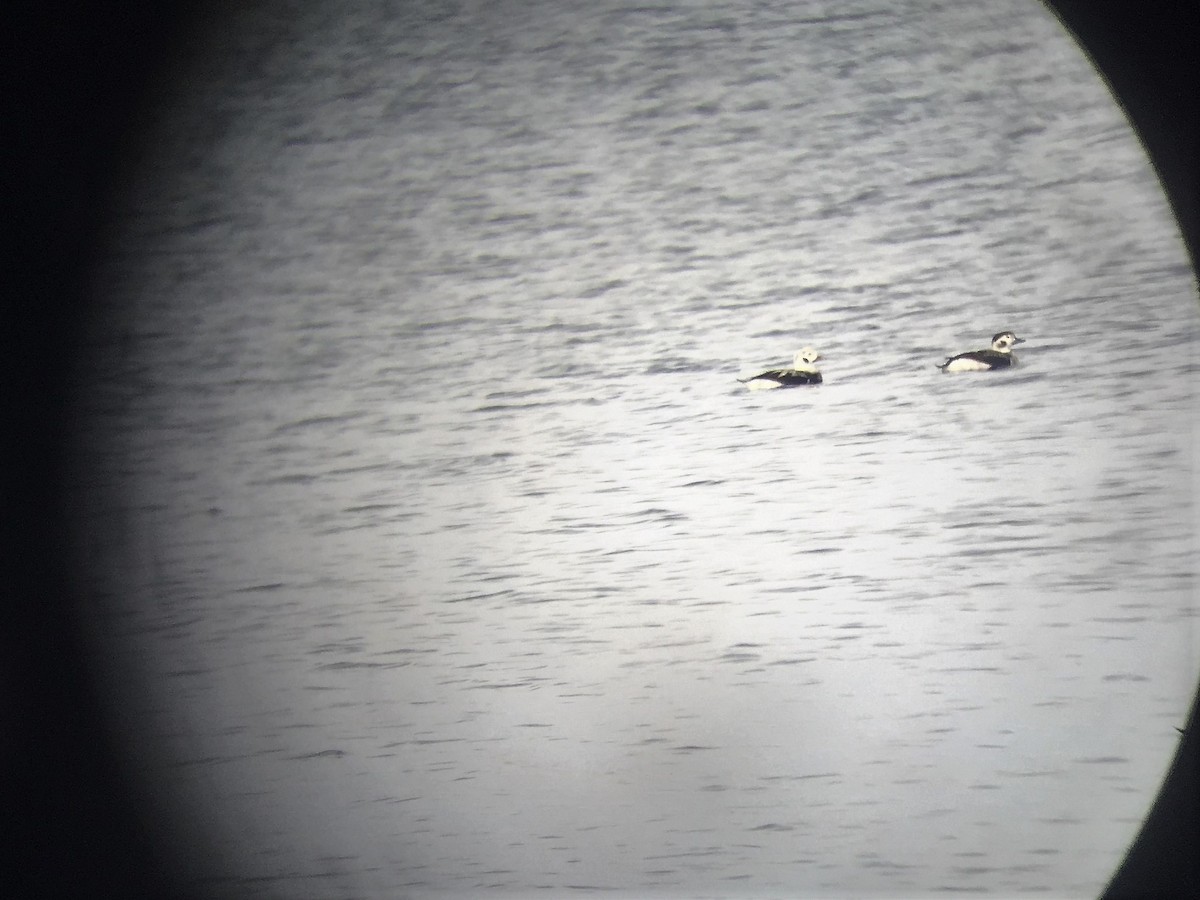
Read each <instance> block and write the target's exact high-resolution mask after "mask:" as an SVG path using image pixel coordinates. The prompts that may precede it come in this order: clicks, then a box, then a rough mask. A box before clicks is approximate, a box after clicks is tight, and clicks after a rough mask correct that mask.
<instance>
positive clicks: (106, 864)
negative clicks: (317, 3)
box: [0, 0, 1200, 900]
mask: <svg viewBox="0 0 1200 900" xmlns="http://www.w3.org/2000/svg"><path fill="white" fill-rule="evenodd" d="M434 2H436V0H434ZM1047 2H1048V3H1049V5H1050V6H1051V7H1052V8H1053V9H1054V10H1055V11H1056V12H1057V14H1058V15H1059V17H1060V19H1061V20H1062V21H1063V23H1064V24H1065V25H1066V26H1067V27H1068V29H1069V30H1071V31H1072V32H1073V33H1074V34H1075V35H1076V37H1077V39H1078V40H1079V42H1080V43H1081V45H1082V46H1083V47H1084V48H1085V50H1086V51H1087V52H1088V53H1089V55H1090V56H1091V58H1092V60H1093V62H1094V63H1095V64H1096V65H1097V67H1098V68H1099V69H1100V70H1101V71H1102V72H1103V74H1104V76H1105V78H1106V79H1107V81H1108V84H1109V86H1110V87H1111V89H1112V90H1113V92H1114V93H1115V94H1116V95H1117V97H1118V99H1119V100H1120V102H1121V104H1122V105H1123V107H1124V109H1125V111H1126V113H1127V115H1128V116H1129V118H1130V120H1131V121H1132V122H1133V124H1134V125H1135V127H1136V128H1137V129H1138V132H1139V134H1140V136H1141V139H1142V141H1143V143H1144V145H1145V146H1146V149H1147V151H1148V152H1149V154H1150V157H1151V159H1152V161H1153V163H1154V165H1155V167H1156V169H1157V172H1158V175H1159V178H1160V179H1161V181H1162V183H1163V185H1164V187H1165V188H1166V190H1167V192H1168V195H1169V197H1170V200H1171V203H1172V206H1173V209H1174V212H1175V215H1176V217H1177V219H1178V220H1179V223H1180V226H1181V229H1182V231H1183V235H1184V239H1185V241H1186V243H1187V248H1188V252H1189V254H1190V256H1191V260H1192V264H1193V268H1195V267H1196V265H1197V262H1198V261H1200V235H1198V229H1197V226H1198V224H1200V223H1198V218H1200V214H1198V210H1197V206H1198V200H1200V181H1198V179H1197V159H1198V158H1200V140H1198V136H1197V135H1198V126H1200V110H1198V109H1197V102H1196V99H1195V98H1196V97H1197V96H1200V94H1198V93H1197V91H1196V87H1197V82H1198V79H1197V61H1198V58H1200V50H1198V49H1197V48H1200V28H1198V22H1200V4H1198V3H1196V2H1194V0H1144V2H1140V3H1129V2H1128V0H1047ZM14 5H17V4H14ZM19 6H20V7H21V8H19V9H17V10H16V11H12V10H9V11H6V12H5V14H4V16H3V19H4V25H5V27H4V28H3V29H0V35H2V37H0V65H3V67H4V70H5V76H6V77H5V82H4V84H5V90H4V91H3V92H0V97H2V99H0V104H2V105H0V121H2V122H3V123H4V126H5V138H4V141H3V145H2V146H3V154H4V156H3V160H4V164H3V165H2V166H0V177H2V178H3V179H4V191H3V196H4V200H5V207H6V210H7V214H6V216H5V224H6V226H7V228H6V230H5V240H4V246H3V260H4V262H3V265H2V266H0V271H2V272H3V275H4V278H5V284H4V290H3V296H4V298H5V299H6V300H7V301H8V302H7V304H6V312H5V314H4V320H3V325H4V327H3V329H0V335H2V340H3V361H4V373H5V385H4V390H3V397H4V402H5V407H4V413H5V419H4V423H3V429H0V434H2V435H3V438H2V446H3V450H4V456H3V466H2V467H0V473H2V475H0V485H2V493H0V523H2V525H0V527H3V529H4V530H3V542H2V546H3V550H4V559H5V571H4V580H3V582H2V583H3V585H4V587H5V590H4V595H5V601H6V602H5V603H4V605H3V609H4V613H5V616H6V621H5V622H4V626H3V628H2V629H0V635H2V638H0V639H2V640H3V645H2V646H0V678H2V681H0V717H2V718H0V748H2V752H3V757H0V762H3V763H4V764H5V770H4V771H5V778H4V794H3V798H2V802H3V811H4V812H3V815H4V824H5V826H6V828H7V840H6V841H5V844H6V845H7V847H8V849H9V851H10V863H9V865H8V866H6V867H5V872H4V874H3V875H0V891H2V892H3V895H4V896H5V897H10V898H13V900H25V898H40V897H47V898H50V897H62V898H68V897H87V898H105V897H121V898H128V900H135V898H142V897H145V898H151V897H153V898H162V900H169V898H181V900H182V898H187V897H190V896H201V894H200V893H199V891H197V890H196V889H195V886H194V885H193V886H190V889H191V893H189V888H188V887H185V885H184V884H183V883H182V881H181V879H179V878H177V877H175V876H176V874H177V873H173V872H172V871H171V870H170V868H169V866H168V864H167V863H166V862H165V860H164V859H163V858H162V857H160V856H159V855H157V853H156V848H155V842H154V839H153V838H154V835H153V825H152V823H150V822H147V821H146V820H145V819H144V818H143V816H142V812H143V811H142V810H140V809H139V808H138V807H137V806H136V804H134V802H133V801H132V799H131V797H132V794H131V792H130V790H129V787H130V782H129V781H128V777H129V773H126V772H124V771H123V770H122V766H121V760H120V758H119V756H118V754H117V753H116V752H115V748H114V747H112V746H110V745H109V744H108V743H106V738H105V737H104V729H103V727H102V722H101V719H100V712H99V704H98V703H97V700H98V698H97V697H96V696H95V688H94V686H93V685H91V684H89V681H88V678H87V673H86V669H85V666H84V664H83V662H82V660H83V650H84V644H83V641H82V637H81V635H79V634H78V633H77V632H76V630H75V629H74V627H73V618H72V616H73V609H74V601H75V599H76V598H74V597H73V596H72V595H71V584H72V582H73V581H75V580H76V578H75V577H76V576H79V577H81V578H86V574H87V573H85V572H79V573H74V572H70V571H66V570H65V568H64V567H65V566H67V565H69V564H68V563H66V562H65V560H67V559H68V558H69V555H68V554H67V552H66V548H67V543H66V539H67V537H66V535H67V529H66V526H67V524H68V522H69V519H68V517H67V511H66V509H65V506H64V497H63V494H62V492H61V490H60V475H61V472H62V467H63V463H64V459H63V453H64V449H63V442H64V437H65V436H66V434H67V433H68V428H69V425H70V423H69V422H68V421H67V420H66V407H65V399H66V396H67V390H68V388H69V372H70V365H71V362H72V360H73V358H74V354H73V352H72V348H73V347H74V346H75V343H76V340H77V337H78V328H79V325H80V322H81V317H82V316H83V315H84V313H85V312H86V297H85V287H86V278H87V274H88V271H89V269H90V267H91V265H92V263H93V259H94V254H95V253H96V252H97V250H98V243H99V240H100V237H101V234H102V230H103V227H104V224H105V220H106V215H105V210H106V209H107V208H108V206H109V201H110V199H111V197H112V196H113V194H114V192H115V191H116V189H117V187H118V186H119V184H120V182H121V180H122V177H123V174H124V173H123V170H122V160H123V159H125V158H126V154H127V151H128V150H129V148H130V147H131V146H133V145H134V144H135V143H136V137H137V134H138V123H139V121H140V120H141V119H142V118H143V117H144V115H145V113H146V112H147V111H148V110H149V109H151V108H152V98H153V86H154V84H155V83H156V81H158V80H159V79H162V78H164V77H166V76H167V75H168V73H169V72H170V70H171V69H172V67H173V66H174V65H175V64H176V62H177V59H178V56H179V54H180V53H181V52H183V49H184V48H185V46H186V38H187V37H188V36H189V35H192V34H194V33H195V32H196V31H197V30H199V29H204V28H208V27H211V26H212V24H213V23H214V22H215V21H218V20H219V17H220V13H221V4H219V3H218V4H213V3H204V2H202V0H182V2H175V3H172V4H155V3H151V2H149V0H133V2H126V3H122V4H103V5H102V4H100V3H99V2H97V0H81V2H68V3H60V4H53V3H46V4H24V3H22V4H19ZM1198 702H1200V694H1198V696H1197V701H1196V702H1194V703H1193V707H1192V710H1191V714H1190V717H1189V720H1188V724H1187V727H1186V729H1185V733H1184V734H1183V736H1182V737H1181V743H1180V748H1179V751H1178V753H1177V756H1176V759H1175V761H1174V764H1173V766H1172V768H1171V771H1170V773H1169V775H1168V778H1167V782H1166V783H1165V784H1164V786H1163V789H1162V792H1161V794H1160V796H1159V798H1158V800H1157V802H1156V804H1155V806H1154V807H1153V809H1152V810H1151V812H1150V814H1149V816H1148V818H1147V820H1146V822H1145V823H1144V826H1143V829H1142V832H1141V834H1140V835H1139V837H1138V839H1137V840H1136V841H1135V843H1134V845H1133V846H1132V848H1131V849H1130V852H1129V855H1128V856H1127V858H1126V860H1125V862H1124V864H1123V865H1122V866H1121V867H1120V869H1119V870H1118V871H1117V872H1116V873H1115V874H1114V876H1113V879H1112V882H1111V883H1110V884H1109V886H1108V889H1107V891H1106V892H1105V894H1104V897H1103V900H1125V898H1162V900H1170V898H1193V897H1200V854H1198V853H1197V848H1200V788H1198V786H1197V777H1196V776H1197V769H1198V767H1200V759H1198V755H1197V745H1196V738H1195V726H1196V718H1197V705H1198ZM204 896H212V895H211V894H205V895H204Z"/></svg>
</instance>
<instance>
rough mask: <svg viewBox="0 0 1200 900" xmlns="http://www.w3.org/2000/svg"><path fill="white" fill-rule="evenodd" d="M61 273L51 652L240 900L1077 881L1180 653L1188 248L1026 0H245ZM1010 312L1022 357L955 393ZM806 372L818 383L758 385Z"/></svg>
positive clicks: (1186, 605) (934, 889)
mask: <svg viewBox="0 0 1200 900" xmlns="http://www.w3.org/2000/svg"><path fill="white" fill-rule="evenodd" d="M179 73H180V74H179V75H178V77H176V78H174V79H170V80H167V81H165V82H164V83H163V84H162V85H161V86H160V88H159V91H160V97H161V102H160V105H159V107H158V116H157V119H156V120H155V121H153V122H150V123H148V124H147V127H148V131H147V134H148V135H149V138H148V140H147V142H146V143H145V144H144V146H143V147H142V148H141V150H140V151H139V154H138V155H137V156H136V157H134V158H132V162H131V165H132V169H131V171H132V172H133V173H134V174H133V176H132V177H131V179H130V184H129V187H128V190H127V192H126V193H125V195H124V197H123V201H122V206H121V209H120V212H119V215H118V216H117V217H116V218H115V219H114V228H113V231H112V235H111V248H110V252H109V254H108V256H107V258H106V260H105V263H104V265H103V266H102V267H101V268H100V269H99V270H98V271H97V273H96V296H97V298H98V301H99V302H100V304H101V305H100V307H99V314H98V315H97V317H96V321H95V323H94V325H93V327H92V329H91V331H90V336H89V345H90V357H89V362H88V363H87V365H86V366H84V367H83V369H82V370H81V378H82V380H81V389H80V391H79V398H78V405H79V410H80V417H79V421H80V423H81V428H80V431H79V436H78V443H77V446H78V448H79V454H78V460H79V465H78V467H77V468H78V477H77V485H76V488H77V490H76V497H77V502H78V505H79V511H80V514H79V518H78V521H79V525H80V529H79V532H80V547H81V551H82V552H83V553H85V554H86V557H85V558H86V560H87V562H88V566H89V571H90V572H91V573H92V578H91V581H90V582H89V590H90V591H91V598H92V599H91V602H90V605H89V606H88V608H87V609H86V610H85V615H86V619H87V622H88V624H89V627H90V628H91V629H92V633H93V634H94V636H95V643H94V645H93V646H94V650H95V653H94V657H95V658H94V663H95V668H96V672H97V678H98V679H100V680H101V683H102V684H105V685H107V689H108V691H109V697H110V699H111V701H112V703H111V706H112V723H113V728H114V729H115V730H116V732H117V733H118V734H120V735H122V736H123V737H124V738H125V739H126V740H127V747H128V754H129V764H130V766H131V767H132V768H133V769H134V770H135V771H138V772H140V773H141V775H142V776H143V778H144V779H145V782H144V784H145V789H146V794H147V803H149V804H152V808H153V809H154V810H156V815H157V823H158V827H159V830H160V832H161V834H162V837H163V840H164V841H165V842H167V844H168V845H169V846H170V847H173V848H174V849H175V850H176V852H177V853H178V856H179V864H180V865H181V866H183V867H185V868H186V869H187V871H189V872H191V873H192V875H193V876H194V877H195V878H196V879H198V880H200V881H201V882H202V883H204V884H207V885H208V886H209V887H211V888H213V889H219V890H222V891H228V892H229V893H231V894H233V895H236V896H262V897H280V898H350V897H370V898H394V897H413V898H420V897H468V896H481V895H491V894H493V893H495V894H502V895H510V896H521V897H529V896H545V897H561V896H567V895H586V894H590V893H593V892H600V891H603V892H604V893H605V895H606V896H617V897H628V898H634V897H638V898H640V897H651V896H687V897H709V896H711V897H767V896H787V897H866V896H878V897H902V896H906V897H925V896H933V895H940V896H946V895H950V896H954V895H958V894H968V893H971V894H974V893H981V894H987V895H991V896H1015V895H1018V894H1020V895H1023V896H1024V895H1033V896H1046V897H1088V896H1092V895H1094V894H1095V893H1096V892H1097V891H1098V890H1100V889H1101V888H1102V886H1103V884H1104V883H1105V881H1106V879H1107V878H1108V877H1109V875H1110V874H1111V872H1112V870H1113V869H1114V867H1115V866H1116V864H1117V863H1118V862H1119V860H1120V858H1121V856H1122V855H1123V853H1124V851H1125V849H1126V847H1127V845H1128V844H1129V842H1130V841H1131V840H1132V838H1133V836H1134V835H1135V833H1136V831H1137V829H1138V826H1139V824H1140V822H1141V819H1142V817H1143V816H1144V814H1145V812H1146V811H1147V809H1148V807H1149V805H1150V803H1151V801H1152V799H1153V797H1154V793H1155V791H1156V790H1157V787H1158V785H1159V783H1160V781H1161V778H1162V776H1163V774H1164V772H1165V770H1166V767H1167V765H1168V764H1169V762H1170V759H1171V755H1172V754H1173V752H1174V749H1175V746H1176V743H1177V741H1178V738H1179V735H1178V732H1177V731H1176V727H1177V726H1181V725H1182V724H1183V719H1184V716H1185V715H1186V710H1187V707H1188V704H1189V702H1190V697H1191V694H1192V692H1193V690H1194V688H1195V685H1196V679H1197V674H1198V672H1200V631H1198V629H1197V609H1198V604H1197V595H1196V583H1195V577H1196V558H1197V557H1196V550H1197V510H1196V506H1195V497H1196V490H1197V448H1196V443H1195V438H1194V424H1193V422H1194V419H1195V414H1196V412H1197V396H1196V389H1195V387H1194V384H1195V376H1196V371H1197V364H1198V362H1200V355H1198V353H1197V346H1198V345H1197V316H1196V303H1195V301H1196V293H1195V281H1194V277H1193V273H1192V272H1191V270H1190V268H1189V266H1188V264H1187V261H1186V257H1185V254H1184V250H1183V245H1182V242H1181V241H1180V239H1179V236H1178V234H1177V230H1176V227H1175V224H1174V222H1173V220H1172V219H1171V217H1170V214H1169V210H1168V207H1167V205H1166V202H1165V200H1164V198H1163V196H1162V192H1161V190H1160V188H1159V185H1158V183H1157V181H1156V180H1155V178H1154V174H1153V171H1152V169H1151V168H1150V166H1149V164H1148V162H1147V159H1146V157H1145V155H1144V153H1143V151H1142V149H1141V147H1140V145H1139V144H1138V142H1137V140H1136V138H1135V136H1134V135H1133V133H1132V132H1131V130H1130V129H1129V126H1128V124H1127V123H1126V121H1125V120H1124V118H1123V116H1122V114H1121V112H1120V110H1119V108H1118V107H1117V105H1116V104H1115V102H1114V101H1113V99H1112V98H1111V96H1110V95H1109V94H1108V93H1107V91H1106V90H1105V88H1104V86H1103V83H1102V81H1101V80H1100V78H1099V76H1098V75H1097V74H1096V73H1095V72H1094V71H1093V70H1092V69H1091V68H1090V67H1089V65H1088V63H1087V61H1086V59H1085V58H1084V56H1083V55H1082V53H1081V52H1080V51H1079V49H1078V48H1077V47H1076V45H1075V44H1074V43H1073V42H1072V40H1071V38H1070V37H1069V36H1068V35H1067V33H1066V32H1065V31H1063V30H1062V29H1061V27H1060V26H1059V25H1058V24H1057V22H1056V20H1055V19H1054V18H1053V17H1052V16H1051V15H1050V14H1049V13H1047V12H1046V11H1045V10H1044V9H1043V8H1042V7H1041V6H1039V5H1038V4H1036V3H1035V2H1032V0H1003V2H993V3H988V4H944V5H943V4H939V3H934V2H907V3H897V2H887V3H884V2H882V0H870V2H862V3H849V4H847V3H839V4H832V3H822V2H813V0H810V2H801V3H784V2H772V0H763V2H741V0H739V2H725V3H687V2H668V3H663V4H644V5H625V4H622V3H620V2H615V0H598V2H597V0H589V2H586V3H585V2H523V3H514V2H486V3H484V2H464V3H458V4H433V3H430V4H421V3H407V4H368V3H359V4H316V3H292V4H288V3H283V2H268V3H264V4H260V5H256V6H254V7H253V8H247V9H242V10H240V11H237V12H234V13H231V14H230V15H229V20H228V21H225V22H222V23H219V24H217V25H216V26H215V27H214V28H213V30H212V32H211V34H209V35H208V37H207V38H205V39H203V40H201V39H199V38H198V39H197V43H196V46H195V48H194V53H193V55H192V56H191V57H190V58H189V59H187V60H182V61H181V62H180V66H179ZM1005 328H1012V329H1013V330H1015V331H1016V332H1017V333H1018V334H1019V335H1020V336H1021V337H1023V338H1025V339H1026V341H1027V342H1026V343H1025V344H1023V345H1021V347H1020V348H1018V352H1019V355H1020V364H1019V365H1018V367H1017V368H1016V369H1015V370H1011V371H1006V372H1001V373H988V374H969V375H958V376H953V375H943V374H941V373H939V372H938V371H937V370H936V369H935V368H934V364H935V363H939V362H941V361H942V360H943V359H944V357H945V356H946V355H949V354H951V353H955V352H959V351H962V350H967V349H972V348H975V347H981V346H986V344H987V341H988V340H989V339H990V336H991V335H992V333H993V332H996V331H1000V330H1002V329H1005ZM805 345H813V346H816V347H818V348H819V349H820V350H821V352H822V354H823V360H822V363H821V365H822V368H823V372H824V374H825V383H824V384H823V385H820V386H819V387H812V388H800V389H795V390H786V391H775V392H764V393H755V394H751V393H749V392H747V391H746V390H745V388H744V387H742V386H741V385H740V384H738V382H737V381H736V376H737V375H738V374H739V372H741V371H742V370H743V369H745V368H746V367H751V366H771V365H779V364H781V363H785V362H787V361H788V360H790V358H791V356H792V353H793V352H794V351H795V350H796V349H798V348H799V347H801V346H805Z"/></svg>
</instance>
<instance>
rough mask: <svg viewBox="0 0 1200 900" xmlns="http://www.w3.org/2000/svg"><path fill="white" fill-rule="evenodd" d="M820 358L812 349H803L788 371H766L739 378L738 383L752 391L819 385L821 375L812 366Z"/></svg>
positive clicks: (797, 354)
mask: <svg viewBox="0 0 1200 900" xmlns="http://www.w3.org/2000/svg"><path fill="white" fill-rule="evenodd" d="M820 358H821V354H819V353H818V352H817V351H816V350H814V349H813V348H812V347H805V348H804V349H803V350H800V351H798V352H797V353H796V358H795V359H794V360H792V367H791V368H790V369H768V370H767V371H765V372H760V373H759V374H757V375H751V376H750V377H748V378H739V379H738V381H740V382H741V383H742V384H744V385H746V387H748V388H749V389H750V390H752V391H767V390H770V389H772V388H778V387H795V386H796V385H798V384H820V383H821V373H820V372H819V371H818V370H817V367H816V366H815V365H813V364H814V363H815V362H816V361H817V360H818V359H820Z"/></svg>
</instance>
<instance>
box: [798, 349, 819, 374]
mask: <svg viewBox="0 0 1200 900" xmlns="http://www.w3.org/2000/svg"><path fill="white" fill-rule="evenodd" d="M820 358H821V354H820V353H818V352H817V351H816V350H814V349H813V348H812V347H805V348H804V349H803V350H797V351H796V358H795V359H794V360H793V361H792V368H794V369H795V370H796V371H797V372H815V371H817V367H816V366H815V365H813V363H815V362H816V361H817V360H818V359H820Z"/></svg>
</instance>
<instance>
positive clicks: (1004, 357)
mask: <svg viewBox="0 0 1200 900" xmlns="http://www.w3.org/2000/svg"><path fill="white" fill-rule="evenodd" d="M1023 343H1025V339H1024V338H1019V337H1017V336H1016V335H1015V334H1013V333H1012V332H1011V331H1002V332H1000V333H999V334H997V335H995V336H994V337H993V338H992V347H991V349H990V350H968V351H967V352H966V353H960V354H958V356H950V357H947V359H946V361H945V362H944V363H942V364H941V365H940V366H938V368H939V369H941V370H942V371H943V372H988V371H990V370H992V369H1007V368H1008V367H1009V366H1015V365H1016V364H1017V354H1015V353H1013V352H1012V348H1013V347H1015V346H1016V345H1017V344H1023Z"/></svg>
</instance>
